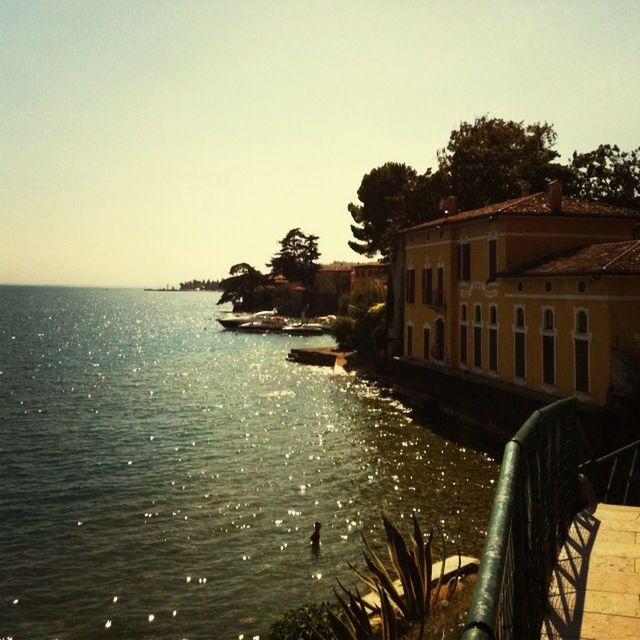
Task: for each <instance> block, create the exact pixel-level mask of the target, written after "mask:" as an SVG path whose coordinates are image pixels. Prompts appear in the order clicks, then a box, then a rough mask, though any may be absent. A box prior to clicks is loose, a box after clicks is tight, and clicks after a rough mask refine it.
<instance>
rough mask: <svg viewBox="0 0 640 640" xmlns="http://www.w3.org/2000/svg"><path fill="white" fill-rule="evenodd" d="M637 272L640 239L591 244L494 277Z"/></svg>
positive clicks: (600, 274)
mask: <svg viewBox="0 0 640 640" xmlns="http://www.w3.org/2000/svg"><path fill="white" fill-rule="evenodd" d="M560 275H562V276H569V275H591V276H596V275H599V276H604V275H640V240H627V241H624V242H606V243H602V244H592V245H589V246H588V247H582V248H581V249H572V250H571V251H567V252H565V253H562V254H558V255H555V256H547V257H546V258H543V259H542V260H538V261H536V262H532V263H530V264H528V265H524V266H522V267H518V268H516V269H512V270H511V271H507V272H504V273H501V274H498V277H503V278H505V277H506V278H510V277H542V276H560Z"/></svg>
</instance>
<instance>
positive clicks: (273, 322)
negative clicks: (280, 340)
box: [237, 316, 287, 333]
mask: <svg viewBox="0 0 640 640" xmlns="http://www.w3.org/2000/svg"><path fill="white" fill-rule="evenodd" d="M286 323H287V321H286V320H285V319H284V318H283V317H282V316H266V317H262V318H260V319H258V320H252V321H250V322H245V323H243V324H241V325H240V326H239V327H237V330H238V331H243V332H245V333H282V330H283V329H284V328H285V326H286Z"/></svg>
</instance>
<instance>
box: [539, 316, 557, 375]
mask: <svg viewBox="0 0 640 640" xmlns="http://www.w3.org/2000/svg"><path fill="white" fill-rule="evenodd" d="M554 328H555V323H554V317H553V309H543V312H542V332H541V333H542V384H546V385H549V386H551V387H555V384H556V335H555V331H554Z"/></svg>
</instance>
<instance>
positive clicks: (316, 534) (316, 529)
mask: <svg viewBox="0 0 640 640" xmlns="http://www.w3.org/2000/svg"><path fill="white" fill-rule="evenodd" d="M321 526H322V525H321V524H320V523H319V522H318V521H317V520H316V521H315V523H314V525H313V533H312V534H311V535H310V536H309V540H311V544H312V545H314V546H315V545H319V544H320V527H321Z"/></svg>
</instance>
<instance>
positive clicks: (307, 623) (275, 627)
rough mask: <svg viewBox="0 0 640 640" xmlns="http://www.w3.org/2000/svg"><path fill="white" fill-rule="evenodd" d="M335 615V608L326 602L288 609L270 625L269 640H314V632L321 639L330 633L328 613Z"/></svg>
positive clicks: (315, 637) (315, 636)
mask: <svg viewBox="0 0 640 640" xmlns="http://www.w3.org/2000/svg"><path fill="white" fill-rule="evenodd" d="M330 611H331V612H332V613H333V614H334V615H336V614H337V607H336V606H335V605H333V604H329V603H327V602H325V603H323V604H313V603H307V604H303V605H302V606H300V607H298V608H296V609H289V610H288V611H285V612H284V613H283V614H282V615H280V616H278V618H276V619H275V621H274V623H273V624H272V625H271V630H270V635H269V638H270V640H316V639H317V637H318V636H317V635H316V632H317V633H319V634H320V635H321V636H322V637H324V636H328V635H329V634H330V632H331V628H330V626H329V615H330V613H329V612H330Z"/></svg>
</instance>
